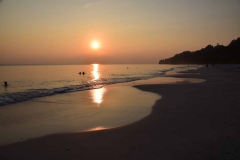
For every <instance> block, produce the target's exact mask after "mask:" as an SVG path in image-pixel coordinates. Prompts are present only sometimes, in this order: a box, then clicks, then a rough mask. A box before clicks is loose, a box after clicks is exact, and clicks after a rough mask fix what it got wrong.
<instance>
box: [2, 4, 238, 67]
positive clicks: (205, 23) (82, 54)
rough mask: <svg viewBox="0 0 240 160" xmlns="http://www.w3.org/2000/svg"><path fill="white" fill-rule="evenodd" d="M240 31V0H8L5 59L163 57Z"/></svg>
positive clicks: (82, 60) (39, 61)
mask: <svg viewBox="0 0 240 160" xmlns="http://www.w3.org/2000/svg"><path fill="white" fill-rule="evenodd" d="M239 36H240V1H239V0H228V1H226V0H211V1H202V0H172V1H169V0H68V1H66V0H58V1H57V0H52V1H42V0H34V1H33V0H21V1H19V0H0V64H89V63H102V64H109V63H111V64H113V63H156V64H157V63H158V61H159V60H160V59H164V58H169V57H171V56H173V55H175V54H176V53H180V52H182V51H185V50H190V51H194V50H197V49H200V48H203V47H205V46H207V45H208V44H212V45H216V44H217V43H218V44H221V45H228V44H229V43H230V42H231V40H233V39H236V38H237V37H239Z"/></svg>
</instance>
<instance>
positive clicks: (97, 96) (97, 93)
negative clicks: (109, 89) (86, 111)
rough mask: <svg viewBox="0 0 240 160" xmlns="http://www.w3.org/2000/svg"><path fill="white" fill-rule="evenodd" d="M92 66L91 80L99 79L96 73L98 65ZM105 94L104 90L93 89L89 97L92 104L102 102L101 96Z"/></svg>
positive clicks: (97, 72)
mask: <svg viewBox="0 0 240 160" xmlns="http://www.w3.org/2000/svg"><path fill="white" fill-rule="evenodd" d="M92 65H93V70H92V72H91V73H92V76H93V80H98V79H99V78H100V74H99V71H98V66H99V65H98V64H92ZM105 92H106V89H105V88H98V89H93V90H91V96H92V100H93V103H97V104H100V103H102V101H103V95H104V93H105Z"/></svg>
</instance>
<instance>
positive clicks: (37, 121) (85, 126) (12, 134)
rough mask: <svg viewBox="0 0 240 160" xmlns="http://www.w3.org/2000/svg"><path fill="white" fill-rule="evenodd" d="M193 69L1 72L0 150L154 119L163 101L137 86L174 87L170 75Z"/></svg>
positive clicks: (63, 67)
mask: <svg viewBox="0 0 240 160" xmlns="http://www.w3.org/2000/svg"><path fill="white" fill-rule="evenodd" d="M193 68H196V66H191V67H189V68H188V66H186V65H157V64H156V65H155V64H151V65H142V64H122V65H100V64H92V65H21V66H19V65H18V66H0V82H1V83H2V85H1V87H0V88H1V89H0V105H1V106H0V137H1V138H0V146H2V145H6V144H11V143H15V142H20V141H24V140H28V139H31V138H36V137H40V136H44V135H48V134H56V133H68V132H82V131H92V130H100V129H109V128H114V127H119V126H124V125H128V124H130V123H133V122H136V121H139V120H140V119H142V118H144V117H146V116H147V115H149V114H150V113H151V110H152V106H153V105H154V103H155V101H156V100H158V99H161V96H160V95H158V94H155V93H151V92H144V91H141V90H139V89H137V88H134V87H132V86H133V85H139V84H149V83H160V82H161V81H162V80H163V81H164V82H170V79H169V78H167V77H164V76H165V75H166V74H167V73H169V72H177V71H184V70H187V69H193ZM79 72H81V74H79ZM82 72H85V73H86V74H82ZM5 81H6V82H7V83H8V86H4V82H5ZM173 81H176V79H175V78H173Z"/></svg>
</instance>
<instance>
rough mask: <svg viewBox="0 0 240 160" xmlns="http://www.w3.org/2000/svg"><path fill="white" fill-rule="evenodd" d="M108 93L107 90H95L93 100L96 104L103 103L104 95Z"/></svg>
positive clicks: (92, 91) (92, 92)
mask: <svg viewBox="0 0 240 160" xmlns="http://www.w3.org/2000/svg"><path fill="white" fill-rule="evenodd" d="M105 92H106V89H105V88H99V89H93V90H91V94H92V98H93V102H94V103H98V104H100V103H102V101H103V95H104V93H105Z"/></svg>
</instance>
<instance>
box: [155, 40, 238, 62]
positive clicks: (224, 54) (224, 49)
mask: <svg viewBox="0 0 240 160" xmlns="http://www.w3.org/2000/svg"><path fill="white" fill-rule="evenodd" d="M159 64H240V37H239V38H238V39H237V40H233V41H232V42H231V43H230V44H229V45H228V46H223V45H219V44H217V45H216V46H215V47H213V46H212V45H208V46H206V47H205V48H202V49H201V50H197V51H193V52H191V51H184V52H182V53H179V54H176V55H175V56H173V57H171V58H168V59H162V60H160V61H159Z"/></svg>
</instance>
